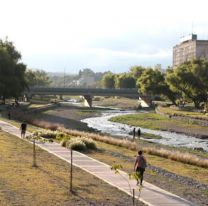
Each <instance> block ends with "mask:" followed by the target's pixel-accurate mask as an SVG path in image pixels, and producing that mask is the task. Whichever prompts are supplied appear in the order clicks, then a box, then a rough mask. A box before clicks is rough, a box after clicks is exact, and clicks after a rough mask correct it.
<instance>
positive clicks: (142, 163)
mask: <svg viewBox="0 0 208 206" xmlns="http://www.w3.org/2000/svg"><path fill="white" fill-rule="evenodd" d="M142 153H143V152H142V151H141V150H140V151H139V152H138V156H137V157H136V161H135V164H134V171H135V172H136V174H137V175H138V177H139V178H140V183H139V182H137V185H138V184H140V185H142V182H143V175H144V171H145V168H146V167H147V161H146V159H145V157H144V156H143V155H142Z"/></svg>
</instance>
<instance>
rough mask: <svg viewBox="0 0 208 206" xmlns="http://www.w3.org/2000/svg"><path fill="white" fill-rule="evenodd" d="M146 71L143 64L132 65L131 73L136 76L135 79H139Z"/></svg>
mask: <svg viewBox="0 0 208 206" xmlns="http://www.w3.org/2000/svg"><path fill="white" fill-rule="evenodd" d="M144 71H145V68H144V67H142V66H132V67H131V68H130V74H132V77H134V78H135V79H138V78H139V77H140V76H141V75H142V73H143V72H144Z"/></svg>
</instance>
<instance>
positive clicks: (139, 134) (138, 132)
mask: <svg viewBox="0 0 208 206" xmlns="http://www.w3.org/2000/svg"><path fill="white" fill-rule="evenodd" d="M140 136H141V129H140V128H139V129H138V130H137V137H138V139H140Z"/></svg>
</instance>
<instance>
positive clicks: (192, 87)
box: [166, 59, 208, 108]
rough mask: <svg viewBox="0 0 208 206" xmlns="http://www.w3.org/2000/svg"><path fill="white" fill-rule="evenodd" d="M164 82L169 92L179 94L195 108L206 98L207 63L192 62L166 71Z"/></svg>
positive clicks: (207, 87)
mask: <svg viewBox="0 0 208 206" xmlns="http://www.w3.org/2000/svg"><path fill="white" fill-rule="evenodd" d="M166 82H167V84H168V85H169V86H170V88H171V90H173V91H175V92H178V93H180V95H181V96H182V97H183V98H184V99H185V100H187V101H190V100H191V101H193V102H194V105H195V107H196V108H199V107H200V103H201V102H205V101H207V98H208V61H207V60H204V59H201V60H192V61H188V62H186V63H184V64H182V65H180V66H178V67H177V68H175V69H170V70H168V71H167V75H166Z"/></svg>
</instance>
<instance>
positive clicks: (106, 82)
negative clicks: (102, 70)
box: [101, 72, 115, 89]
mask: <svg viewBox="0 0 208 206" xmlns="http://www.w3.org/2000/svg"><path fill="white" fill-rule="evenodd" d="M101 84H102V87H103V88H110V89H112V88H115V75H114V74H113V73H111V72H108V73H106V74H104V75H103V77H102V79H101Z"/></svg>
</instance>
